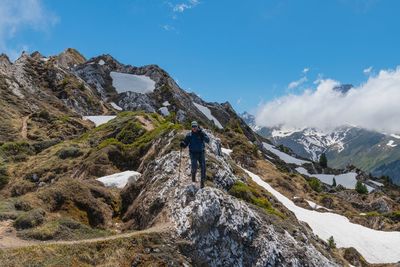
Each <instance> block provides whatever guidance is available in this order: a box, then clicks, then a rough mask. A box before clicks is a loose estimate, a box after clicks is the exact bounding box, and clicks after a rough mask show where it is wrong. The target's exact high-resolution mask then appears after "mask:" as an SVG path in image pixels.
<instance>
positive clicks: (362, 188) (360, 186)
mask: <svg viewBox="0 0 400 267" xmlns="http://www.w3.org/2000/svg"><path fill="white" fill-rule="evenodd" d="M355 189H356V191H357V193H359V194H367V193H368V189H367V187H366V186H365V184H363V183H362V182H361V181H357V183H356V186H355Z"/></svg>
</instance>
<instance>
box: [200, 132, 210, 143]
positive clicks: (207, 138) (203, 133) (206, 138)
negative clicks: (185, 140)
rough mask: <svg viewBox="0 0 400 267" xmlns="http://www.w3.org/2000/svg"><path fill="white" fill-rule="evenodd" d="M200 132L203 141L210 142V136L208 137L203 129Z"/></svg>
mask: <svg viewBox="0 0 400 267" xmlns="http://www.w3.org/2000/svg"><path fill="white" fill-rule="evenodd" d="M200 133H201V135H202V137H203V140H204V142H206V143H208V142H210V137H208V135H207V134H206V133H205V132H204V131H203V129H201V132H200Z"/></svg>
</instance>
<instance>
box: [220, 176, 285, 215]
mask: <svg viewBox="0 0 400 267" xmlns="http://www.w3.org/2000/svg"><path fill="white" fill-rule="evenodd" d="M228 193H229V194H230V195H232V196H234V197H237V198H240V199H242V200H244V201H246V202H248V203H251V204H254V205H256V206H258V207H260V208H262V209H263V210H264V211H266V212H267V213H271V214H275V215H277V216H279V217H281V218H283V217H284V215H283V214H282V213H280V212H279V211H277V210H275V209H274V208H273V207H272V205H271V203H270V202H269V200H268V198H267V197H265V196H263V195H261V192H258V190H257V189H255V188H253V187H250V186H248V185H247V184H245V183H243V182H240V181H236V182H235V184H233V186H232V187H231V189H229V191H228Z"/></svg>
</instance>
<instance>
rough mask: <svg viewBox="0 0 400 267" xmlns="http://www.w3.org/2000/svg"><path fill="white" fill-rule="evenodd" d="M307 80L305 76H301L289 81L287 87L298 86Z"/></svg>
mask: <svg viewBox="0 0 400 267" xmlns="http://www.w3.org/2000/svg"><path fill="white" fill-rule="evenodd" d="M305 82H307V77H305V76H304V77H301V78H300V79H298V80H297V81H293V82H291V83H289V85H288V88H289V89H294V88H296V87H299V86H300V85H302V84H303V83H305Z"/></svg>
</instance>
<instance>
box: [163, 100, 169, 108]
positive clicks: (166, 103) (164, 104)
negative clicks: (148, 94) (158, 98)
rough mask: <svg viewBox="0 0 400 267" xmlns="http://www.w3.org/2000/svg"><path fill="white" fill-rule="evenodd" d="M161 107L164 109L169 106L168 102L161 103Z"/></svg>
mask: <svg viewBox="0 0 400 267" xmlns="http://www.w3.org/2000/svg"><path fill="white" fill-rule="evenodd" d="M162 105H163V106H164V107H168V106H171V104H170V103H169V102H168V101H164V103H162Z"/></svg>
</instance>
